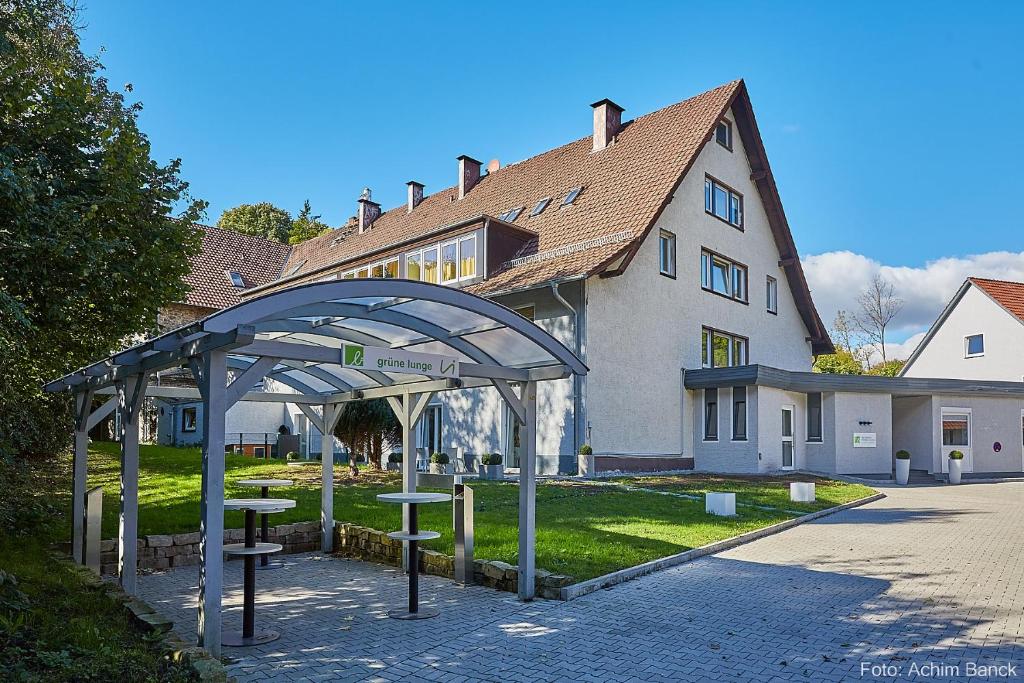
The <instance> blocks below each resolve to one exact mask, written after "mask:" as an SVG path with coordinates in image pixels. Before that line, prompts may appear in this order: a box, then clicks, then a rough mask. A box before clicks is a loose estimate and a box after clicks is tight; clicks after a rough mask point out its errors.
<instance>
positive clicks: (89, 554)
mask: <svg viewBox="0 0 1024 683" xmlns="http://www.w3.org/2000/svg"><path fill="white" fill-rule="evenodd" d="M102 522H103V487H101V486H96V487H94V488H91V489H89V490H88V491H86V493H85V543H84V544H83V546H84V547H83V548H82V554H83V557H82V558H81V559H82V564H84V565H85V566H86V567H88V568H89V569H91V570H93V571H94V572H96V573H97V574H99V573H100V536H101V535H102V534H101V529H102ZM75 559H78V558H75Z"/></svg>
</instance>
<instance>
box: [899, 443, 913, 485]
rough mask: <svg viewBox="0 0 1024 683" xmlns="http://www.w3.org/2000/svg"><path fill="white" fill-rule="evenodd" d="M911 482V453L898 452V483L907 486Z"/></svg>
mask: <svg viewBox="0 0 1024 683" xmlns="http://www.w3.org/2000/svg"><path fill="white" fill-rule="evenodd" d="M908 481H910V453H908V452H907V451H896V483H897V484H899V485H900V486H906V485H907V482H908Z"/></svg>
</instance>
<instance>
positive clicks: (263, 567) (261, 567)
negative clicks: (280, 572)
mask: <svg viewBox="0 0 1024 683" xmlns="http://www.w3.org/2000/svg"><path fill="white" fill-rule="evenodd" d="M283 566H284V562H281V561H279V560H271V561H270V562H267V563H266V564H258V565H256V570H257V571H267V570H268V569H280V568H281V567H283Z"/></svg>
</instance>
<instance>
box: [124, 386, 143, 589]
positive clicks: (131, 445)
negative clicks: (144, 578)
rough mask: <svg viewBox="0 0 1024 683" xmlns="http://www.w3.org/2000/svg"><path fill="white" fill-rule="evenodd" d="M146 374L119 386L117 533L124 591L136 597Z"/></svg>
mask: <svg viewBox="0 0 1024 683" xmlns="http://www.w3.org/2000/svg"><path fill="white" fill-rule="evenodd" d="M146 382H147V377H146V376H145V375H131V376H129V377H126V378H125V379H124V381H122V382H118V383H117V404H118V409H119V410H120V411H121V431H120V434H119V436H120V439H121V509H120V517H119V521H118V533H117V576H118V581H119V582H120V584H121V589H122V590H124V592H125V593H128V594H129V595H134V594H135V590H136V589H135V579H136V577H137V576H138V572H139V565H138V538H139V414H140V413H141V412H142V404H143V401H144V400H145V396H146Z"/></svg>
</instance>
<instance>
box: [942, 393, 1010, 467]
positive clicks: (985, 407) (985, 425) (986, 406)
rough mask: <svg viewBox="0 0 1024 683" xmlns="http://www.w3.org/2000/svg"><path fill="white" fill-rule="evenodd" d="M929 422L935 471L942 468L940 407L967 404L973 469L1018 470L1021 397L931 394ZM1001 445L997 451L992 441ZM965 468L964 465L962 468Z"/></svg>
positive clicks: (957, 406) (958, 406) (962, 406)
mask: <svg viewBox="0 0 1024 683" xmlns="http://www.w3.org/2000/svg"><path fill="white" fill-rule="evenodd" d="M931 407H932V425H933V429H934V434H935V441H934V447H933V452H932V467H933V470H932V471H934V472H941V471H942V462H941V458H942V431H941V424H942V422H941V419H942V418H941V415H942V409H943V408H969V409H970V410H971V455H972V460H973V467H972V470H971V471H973V472H975V473H984V472H1021V471H1022V470H1024V462H1022V458H1024V456H1022V450H1024V449H1022V425H1021V422H1022V418H1021V410H1022V409H1024V401H1022V400H1020V399H1016V398H1001V397H1000V398H996V397H981V396H957V395H936V396H934V397H932V405H931ZM996 442H999V444H1000V446H1001V447H1002V448H1001V450H1000V451H999V452H998V453H996V452H995V449H994V444H995V443H996ZM964 471H967V468H965V469H964Z"/></svg>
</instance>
